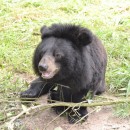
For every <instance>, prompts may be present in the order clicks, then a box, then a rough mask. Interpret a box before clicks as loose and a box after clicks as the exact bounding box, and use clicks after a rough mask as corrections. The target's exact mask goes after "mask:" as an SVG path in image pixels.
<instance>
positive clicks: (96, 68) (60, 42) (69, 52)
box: [21, 24, 107, 123]
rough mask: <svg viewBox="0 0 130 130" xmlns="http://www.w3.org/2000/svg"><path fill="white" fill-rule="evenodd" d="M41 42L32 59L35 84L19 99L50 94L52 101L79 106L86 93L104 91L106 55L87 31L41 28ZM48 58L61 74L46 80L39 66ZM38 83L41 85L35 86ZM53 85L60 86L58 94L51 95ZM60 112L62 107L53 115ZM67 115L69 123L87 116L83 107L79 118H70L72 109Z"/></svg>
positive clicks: (66, 26)
mask: <svg viewBox="0 0 130 130" xmlns="http://www.w3.org/2000/svg"><path fill="white" fill-rule="evenodd" d="M41 38H42V41H41V43H40V44H39V45H38V46H37V48H36V50H35V53H34V58H33V66H34V71H35V73H36V74H37V75H38V76H39V78H38V79H36V80H35V84H34V82H32V84H31V87H30V88H29V89H28V90H27V91H25V92H22V93H21V97H22V98H23V97H28V98H30V97H31V98H32V97H38V96H40V95H43V94H45V93H47V92H48V91H49V90H50V91H51V94H50V98H51V99H52V100H58V101H65V102H81V101H82V98H83V97H84V96H85V95H86V94H87V93H88V91H89V90H91V91H92V92H93V95H94V94H101V93H102V92H104V91H105V71H106V65H107V56H106V51H105V49H104V47H103V45H102V43H101V41H100V40H99V39H98V38H97V37H96V36H95V35H94V34H93V33H92V32H91V31H90V30H89V29H87V28H84V27H80V26H77V25H72V24H53V25H52V26H51V27H47V26H43V27H42V28H41ZM59 50H60V51H59ZM57 52H60V53H61V56H62V57H61V58H60V59H58V60H57V58H56V56H55V55H56V53H57ZM47 55H49V56H51V57H53V59H54V60H55V65H56V66H60V70H59V71H58V73H56V74H55V75H54V76H53V77H52V78H50V79H46V80H45V79H43V78H41V77H42V76H41V72H40V71H39V68H38V66H39V62H40V61H41V59H42V58H44V57H46V56H47ZM39 80H40V81H41V83H39V82H37V81H39ZM54 84H60V85H61V86H59V87H58V90H57V91H53V88H54ZM43 86H44V87H43ZM62 86H63V87H62ZM39 93H40V94H39ZM61 93H62V94H61ZM30 95H31V96H30ZM63 109H64V107H57V108H56V111H57V110H63ZM69 112H70V114H69V115H68V119H69V122H70V123H74V122H75V121H77V120H78V119H79V117H82V116H84V115H85V114H87V110H86V108H84V107H80V109H79V110H78V112H79V114H80V116H72V115H73V112H72V110H71V109H69ZM71 113H72V114H71ZM73 118H74V119H75V120H73Z"/></svg>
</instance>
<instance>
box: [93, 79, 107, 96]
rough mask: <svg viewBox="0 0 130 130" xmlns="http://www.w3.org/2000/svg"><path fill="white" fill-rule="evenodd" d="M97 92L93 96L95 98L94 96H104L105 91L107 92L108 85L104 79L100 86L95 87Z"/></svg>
mask: <svg viewBox="0 0 130 130" xmlns="http://www.w3.org/2000/svg"><path fill="white" fill-rule="evenodd" d="M95 88H96V89H95V90H96V91H95V92H94V94H93V96H94V95H100V94H102V93H103V92H105V90H106V84H105V80H104V79H102V80H101V81H100V82H99V83H98V85H96V86H95Z"/></svg>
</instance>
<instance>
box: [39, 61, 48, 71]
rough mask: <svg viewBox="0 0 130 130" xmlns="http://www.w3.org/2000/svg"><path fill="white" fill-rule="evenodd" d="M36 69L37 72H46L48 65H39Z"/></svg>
mask: <svg viewBox="0 0 130 130" xmlns="http://www.w3.org/2000/svg"><path fill="white" fill-rule="evenodd" d="M38 69H39V71H41V72H42V71H47V69H48V65H47V64H45V63H44V64H39V65H38Z"/></svg>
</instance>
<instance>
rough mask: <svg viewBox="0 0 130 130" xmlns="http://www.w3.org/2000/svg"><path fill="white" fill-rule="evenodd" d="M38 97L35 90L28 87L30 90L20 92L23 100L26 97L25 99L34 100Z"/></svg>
mask: <svg viewBox="0 0 130 130" xmlns="http://www.w3.org/2000/svg"><path fill="white" fill-rule="evenodd" d="M37 97H38V94H37V93H36V92H35V91H33V90H32V89H28V90H26V91H24V92H21V93H20V98H21V99H22V100H24V99H25V100H32V101H33V100H35V98H37Z"/></svg>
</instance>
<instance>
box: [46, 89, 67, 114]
mask: <svg viewBox="0 0 130 130" xmlns="http://www.w3.org/2000/svg"><path fill="white" fill-rule="evenodd" d="M48 99H49V100H48V102H49V103H55V101H63V100H61V98H60V93H59V91H56V90H51V91H50V92H49V96H48ZM53 109H54V110H55V112H56V113H57V114H61V113H62V112H63V111H65V110H66V109H67V107H64V106H58V107H53Z"/></svg>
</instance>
